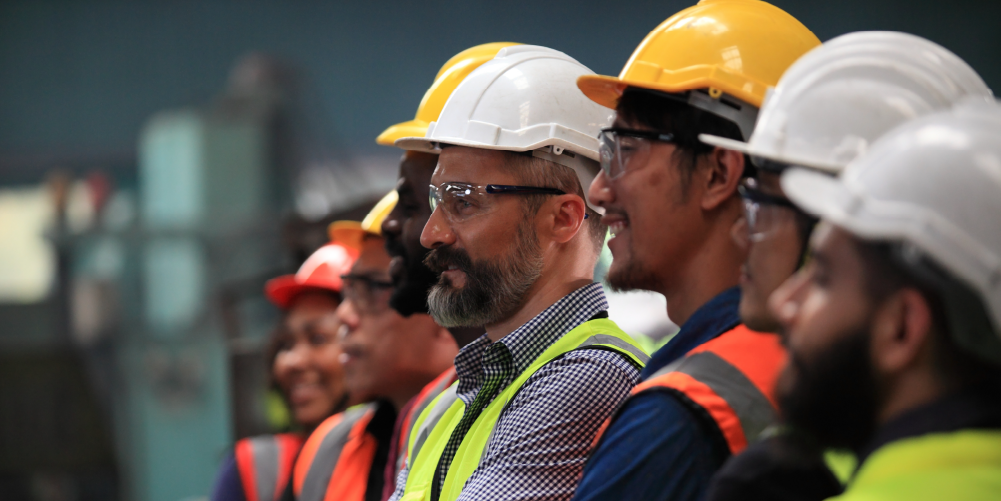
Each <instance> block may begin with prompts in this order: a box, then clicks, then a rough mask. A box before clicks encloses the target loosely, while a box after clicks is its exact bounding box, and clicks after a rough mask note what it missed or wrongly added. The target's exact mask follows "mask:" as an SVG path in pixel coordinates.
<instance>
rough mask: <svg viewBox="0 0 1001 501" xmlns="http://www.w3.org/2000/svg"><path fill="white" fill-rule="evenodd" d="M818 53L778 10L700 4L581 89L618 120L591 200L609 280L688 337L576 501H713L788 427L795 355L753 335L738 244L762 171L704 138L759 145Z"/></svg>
mask: <svg viewBox="0 0 1001 501" xmlns="http://www.w3.org/2000/svg"><path fill="white" fill-rule="evenodd" d="M819 44H820V41H819V40H818V39H817V37H816V36H814V34H813V33H811V32H810V30H808V29H807V28H806V27H805V26H803V25H802V24H801V23H800V22H799V21H797V20H796V19H795V18H793V17H792V16H790V15H789V14H788V13H786V12H784V11H782V10H781V9H779V8H777V7H775V6H773V5H770V4H768V3H766V2H762V1H757V0H702V1H700V2H699V3H698V5H695V6H693V7H690V8H688V9H685V10H683V11H681V12H679V13H677V14H675V15H674V16H671V17H670V18H668V19H667V20H665V21H664V22H663V23H661V24H660V25H659V26H658V27H657V28H655V29H654V30H653V31H652V32H650V34H648V35H647V37H646V38H645V39H644V40H643V42H642V43H641V44H640V45H639V47H637V48H636V50H635V52H634V53H633V55H632V57H630V58H629V60H628V62H627V63H626V66H625V68H623V70H622V73H621V74H620V75H619V76H618V77H611V76H597V75H594V76H584V77H580V78H579V79H578V80H577V84H578V86H579V87H580V89H581V90H582V91H583V92H584V94H585V95H587V96H588V97H590V98H591V99H592V100H594V101H595V102H597V103H599V104H602V105H604V106H607V107H609V108H613V109H615V111H616V116H615V120H614V122H613V123H612V126H611V127H609V128H606V129H603V130H602V132H601V135H600V138H601V162H602V172H601V173H599V174H598V176H597V177H596V178H595V180H594V182H593V183H592V184H591V187H590V191H589V196H590V198H591V199H592V200H593V201H594V202H595V203H597V204H598V205H600V206H601V207H603V208H604V217H603V221H604V222H605V223H607V224H608V226H609V229H610V231H611V233H612V235H614V237H613V238H612V239H611V240H610V241H609V242H608V247H609V249H610V250H611V252H612V256H613V261H612V264H611V267H610V268H609V271H608V275H607V276H606V280H607V281H608V283H609V284H611V285H612V286H613V287H616V288H619V289H645V290H652V291H656V292H660V293H661V294H663V295H664V297H665V298H666V300H667V312H668V315H669V316H670V318H671V319H672V320H673V321H674V322H675V323H677V324H679V325H681V330H680V331H679V333H678V334H677V335H676V336H675V337H674V338H673V339H671V341H670V342H668V344H667V345H665V346H664V347H663V348H661V349H660V350H658V351H657V352H656V353H654V354H653V355H652V357H651V359H650V362H649V363H648V364H647V366H646V368H645V369H644V370H643V373H642V375H641V377H642V379H643V381H642V382H641V383H640V384H639V385H637V386H636V387H635V388H634V389H633V391H632V394H631V396H630V397H629V398H628V399H627V400H626V401H625V402H624V403H623V405H622V406H621V407H620V408H619V410H618V411H617V412H616V414H615V415H614V416H613V417H612V419H611V420H610V424H608V425H607V428H606V429H605V432H604V434H603V435H602V436H601V438H600V439H599V440H598V443H597V446H596V448H595V450H594V451H593V453H592V456H591V458H590V460H589V462H588V464H587V466H586V468H585V469H584V474H583V477H582V479H581V482H580V484H579V485H578V488H577V491H576V494H575V497H574V499H575V500H578V501H585V500H586V501H599V500H601V501H604V500H613V499H614V500H618V499H623V498H624V497H627V498H629V499H636V500H647V499H650V500H653V499H657V500H662V499H671V500H696V499H701V498H702V497H703V496H704V495H705V493H706V489H707V488H708V486H709V481H710V479H711V477H712V475H713V474H714V473H715V472H716V471H717V470H718V469H719V468H720V466H721V465H722V464H723V461H724V460H725V459H726V458H727V457H729V456H730V455H732V454H736V453H738V452H740V451H742V450H743V449H744V448H745V447H747V445H748V443H750V442H752V441H754V440H755V439H756V438H757V436H758V435H759V434H760V433H761V431H762V430H764V428H765V427H766V426H768V425H769V424H770V423H771V422H772V421H773V420H774V418H775V417H776V414H777V410H776V409H777V404H776V401H775V397H774V394H773V386H774V382H775V380H776V379H777V377H778V374H779V372H780V370H781V368H782V366H783V364H784V363H785V359H786V353H785V350H784V349H783V347H782V345H781V342H780V339H779V336H777V335H775V334H771V333H759V332H755V331H752V330H750V329H749V328H748V327H747V326H745V325H744V324H743V323H742V322H741V318H740V314H739V310H738V305H739V303H740V300H741V295H740V289H739V288H738V287H737V285H738V279H739V276H740V267H741V264H742V263H743V261H744V258H745V250H744V249H742V248H740V247H739V246H738V245H737V244H736V243H735V242H734V241H733V240H732V239H731V236H730V233H731V229H732V227H733V225H734V223H735V222H736V221H737V220H738V219H739V218H740V217H741V216H742V215H743V210H742V208H743V207H742V206H743V204H742V202H741V199H740V196H739V194H738V186H739V184H740V182H741V179H743V178H744V177H746V176H747V175H749V174H752V173H753V166H751V165H750V163H749V162H748V159H747V157H745V156H744V155H743V154H740V153H738V152H734V151H730V150H726V149H723V148H714V147H711V146H708V145H706V144H704V143H702V142H700V141H699V139H698V138H699V135H700V134H713V135H715V136H721V137H725V138H729V139H737V140H739V139H746V138H748V137H749V136H750V134H751V132H752V131H753V129H754V126H755V119H756V117H757V113H758V108H760V107H761V105H762V102H763V101H764V97H765V92H766V90H767V88H768V87H770V86H774V85H775V83H776V82H777V81H778V79H779V77H780V76H781V75H782V73H783V72H784V71H785V69H786V68H787V67H788V66H789V65H791V64H792V63H793V62H794V61H795V60H796V59H797V58H799V57H800V56H801V55H803V54H804V53H806V52H807V51H809V50H810V49H812V48H813V47H815V46H817V45H819ZM738 61H739V62H738Z"/></svg>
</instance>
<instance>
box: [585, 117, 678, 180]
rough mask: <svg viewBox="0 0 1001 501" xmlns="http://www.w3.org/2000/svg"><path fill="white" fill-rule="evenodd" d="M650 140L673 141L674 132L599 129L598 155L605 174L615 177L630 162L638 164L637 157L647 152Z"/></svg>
mask: <svg viewBox="0 0 1001 501" xmlns="http://www.w3.org/2000/svg"><path fill="white" fill-rule="evenodd" d="M651 141H658V142H661V143H673V142H675V137H674V134H661V133H660V132H654V131H645V130H634V129H623V128H621V127H609V128H605V129H601V133H600V134H598V155H599V157H600V159H601V169H602V170H604V171H605V176H607V177H608V178H609V179H615V178H617V177H619V176H621V175H622V174H625V172H626V170H627V169H628V168H629V165H630V163H633V164H634V165H639V163H640V162H639V159H642V158H644V157H645V156H646V154H647V153H649V151H650V142H651Z"/></svg>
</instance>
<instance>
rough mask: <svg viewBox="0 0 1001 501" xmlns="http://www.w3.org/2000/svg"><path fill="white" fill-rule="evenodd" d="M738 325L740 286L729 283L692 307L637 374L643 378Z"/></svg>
mask: <svg viewBox="0 0 1001 501" xmlns="http://www.w3.org/2000/svg"><path fill="white" fill-rule="evenodd" d="M738 325H740V287H731V288H729V289H727V290H725V291H723V292H721V293H719V294H717V295H716V297H714V298H712V299H710V300H709V301H708V302H707V303H705V304H703V305H702V306H700V307H699V309H698V310H695V313H694V314H692V316H691V317H689V318H688V321H687V322H685V323H684V325H682V326H681V330H679V331H678V334H676V335H675V336H674V338H673V339H671V341H669V342H668V343H667V344H666V345H664V347H663V348H661V349H659V350H657V351H656V352H655V353H654V354H653V356H651V357H650V361H649V362H648V363H647V364H646V367H645V368H644V369H643V372H642V373H641V374H640V376H641V377H642V378H643V379H646V378H648V377H650V376H652V375H653V374H654V373H655V372H657V371H659V370H660V369H662V368H663V367H665V366H666V365H667V364H670V363H671V362H674V361H675V360H677V359H679V358H681V357H683V356H685V354H686V353H688V352H689V351H692V350H693V349H695V347H697V346H699V345H700V344H703V343H706V342H708V341H711V340H713V339H715V338H716V337H718V336H719V335H720V334H723V333H724V332H726V331H728V330H730V329H733V328H734V327H736V326H738Z"/></svg>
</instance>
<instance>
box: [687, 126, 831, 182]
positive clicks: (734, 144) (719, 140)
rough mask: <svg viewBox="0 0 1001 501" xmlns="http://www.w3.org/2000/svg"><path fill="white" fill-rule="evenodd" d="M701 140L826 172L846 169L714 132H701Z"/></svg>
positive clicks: (711, 144) (778, 161)
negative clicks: (767, 148)
mask: <svg viewBox="0 0 1001 501" xmlns="http://www.w3.org/2000/svg"><path fill="white" fill-rule="evenodd" d="M699 141H702V142H703V143H706V144H708V145H710V146H718V147H720V148H725V149H728V150H733V151H739V152H741V153H744V154H746V155H750V156H752V157H759V158H763V159H765V160H770V161H772V162H777V163H780V164H785V165H789V166H793V167H804V168H807V169H811V170H818V171H821V172H826V173H828V174H838V173H840V172H841V171H842V170H844V166H843V165H838V164H831V163H823V162H818V161H816V160H813V159H806V158H801V157H796V156H793V155H777V154H775V153H774V152H771V151H764V150H762V149H760V148H755V147H754V145H753V144H752V143H749V142H748V143H745V142H743V141H737V140H735V139H729V138H725V137H720V136H714V135H712V134H699Z"/></svg>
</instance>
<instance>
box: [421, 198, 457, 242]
mask: <svg viewBox="0 0 1001 501" xmlns="http://www.w3.org/2000/svg"><path fill="white" fill-rule="evenodd" d="M453 243H455V233H454V232H453V231H452V227H451V226H449V224H448V220H446V218H445V215H444V214H443V213H442V208H441V207H436V208H435V210H434V212H432V213H431V217H429V218H428V222H427V224H425V225H424V230H423V231H421V245H423V246H424V247H426V248H428V249H434V248H437V247H440V246H442V245H451V244H453Z"/></svg>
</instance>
